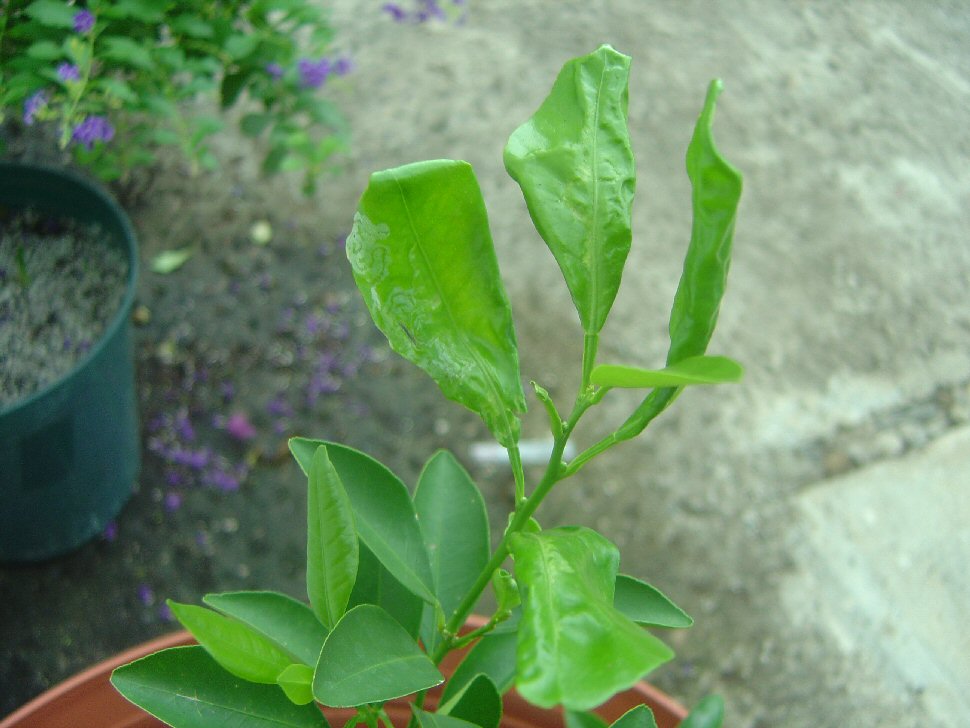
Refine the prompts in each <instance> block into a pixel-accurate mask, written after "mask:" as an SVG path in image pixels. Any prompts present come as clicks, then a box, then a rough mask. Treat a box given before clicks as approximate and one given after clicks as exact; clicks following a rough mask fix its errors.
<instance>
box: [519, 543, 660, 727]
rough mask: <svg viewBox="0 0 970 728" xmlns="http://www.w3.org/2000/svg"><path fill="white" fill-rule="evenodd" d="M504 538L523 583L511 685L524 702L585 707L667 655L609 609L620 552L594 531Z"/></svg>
mask: <svg viewBox="0 0 970 728" xmlns="http://www.w3.org/2000/svg"><path fill="white" fill-rule="evenodd" d="M510 542H511V544H510V545H511V553H512V556H513V558H514V559H515V575H516V580H517V581H518V583H519V588H520V590H522V620H521V622H520V623H519V632H518V635H519V643H518V655H517V677H516V687H517V688H518V691H519V692H520V693H521V694H522V696H523V697H524V698H525V699H526V700H528V701H529V702H530V703H533V704H535V705H538V706H539V707H542V708H551V707H553V706H554V705H557V704H560V703H561V704H562V705H563V706H564V707H565V708H568V709H570V710H589V709H590V708H593V707H594V706H597V705H599V704H600V703H602V702H603V701H605V700H606V699H608V698H609V697H611V696H612V695H613V694H614V693H616V692H619V691H620V690H625V689H627V688H629V687H630V686H631V685H633V684H634V683H636V681H637V680H639V679H640V678H642V677H643V676H644V675H645V674H646V673H648V672H649V671H650V670H652V669H654V668H655V667H657V666H658V665H661V664H663V663H664V662H666V661H667V660H669V659H670V658H671V657H673V652H672V651H671V650H670V648H669V647H667V646H666V645H665V644H663V643H662V642H661V641H660V640H658V639H657V638H656V637H654V636H653V635H651V634H649V633H648V632H646V631H644V630H643V629H641V628H640V627H638V626H637V625H636V624H634V623H633V622H632V621H631V620H630V619H628V618H627V617H625V616H624V615H623V614H621V613H620V612H619V611H618V610H617V609H615V608H614V606H613V592H614V587H615V583H616V570H617V566H618V564H619V558H620V557H619V552H618V551H617V549H616V547H615V546H614V545H613V544H611V543H610V542H609V541H607V540H606V539H605V538H603V537H602V536H600V535H599V534H598V533H596V532H595V531H592V530H590V529H588V528H582V527H568V528H554V529H549V530H545V531H542V532H541V533H534V534H527V533H516V534H514V535H513V536H512V537H511V539H510Z"/></svg>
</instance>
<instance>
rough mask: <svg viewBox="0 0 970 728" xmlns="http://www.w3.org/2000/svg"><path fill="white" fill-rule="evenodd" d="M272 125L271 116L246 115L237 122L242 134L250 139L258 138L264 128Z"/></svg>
mask: <svg viewBox="0 0 970 728" xmlns="http://www.w3.org/2000/svg"><path fill="white" fill-rule="evenodd" d="M272 123H273V115H272V114H257V113H252V114H246V115H245V116H244V117H243V118H242V119H241V120H240V122H239V128H240V129H241V130H242V133H243V134H245V135H246V136H250V137H258V136H259V135H260V134H262V133H263V132H264V131H265V130H266V127H267V126H269V125H270V124H272Z"/></svg>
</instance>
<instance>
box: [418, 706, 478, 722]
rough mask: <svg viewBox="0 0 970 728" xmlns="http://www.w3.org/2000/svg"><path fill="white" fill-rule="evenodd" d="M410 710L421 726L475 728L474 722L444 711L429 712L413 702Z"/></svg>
mask: <svg viewBox="0 0 970 728" xmlns="http://www.w3.org/2000/svg"><path fill="white" fill-rule="evenodd" d="M411 712H413V713H414V717H415V718H417V721H418V725H419V726H421V728H475V724H474V723H469V722H468V721H465V720H461V719H460V718H452V717H451V716H450V715H445V714H444V713H429V712H428V711H426V710H421V708H419V707H417V706H416V705H414V704H412V705H411Z"/></svg>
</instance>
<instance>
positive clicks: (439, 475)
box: [112, 46, 741, 728]
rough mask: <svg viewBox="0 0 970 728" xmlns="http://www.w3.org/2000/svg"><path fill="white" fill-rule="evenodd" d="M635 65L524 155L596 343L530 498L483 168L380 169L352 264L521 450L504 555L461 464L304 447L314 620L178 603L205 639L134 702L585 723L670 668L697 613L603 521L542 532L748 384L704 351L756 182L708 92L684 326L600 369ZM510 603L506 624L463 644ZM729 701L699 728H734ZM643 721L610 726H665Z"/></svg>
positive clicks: (405, 350)
mask: <svg viewBox="0 0 970 728" xmlns="http://www.w3.org/2000/svg"><path fill="white" fill-rule="evenodd" d="M629 63H630V59H629V58H628V57H627V56H624V55H622V54H620V53H618V52H616V51H614V50H613V49H612V48H609V47H608V46H603V47H601V48H600V49H599V50H597V51H596V52H594V53H592V54H590V55H588V56H584V57H580V58H576V59H574V60H572V61H570V62H568V63H567V64H566V65H565V67H564V68H563V70H562V72H561V73H560V75H559V77H558V79H557V80H556V82H555V85H554V86H553V88H552V92H551V93H550V95H549V96H548V98H547V99H546V100H545V101H544V103H543V104H542V105H541V107H540V108H539V110H538V111H537V112H536V114H535V115H534V116H533V117H532V118H531V119H530V120H529V121H527V122H526V123H525V124H523V125H522V126H521V127H519V128H518V129H517V130H516V131H515V132H514V133H513V134H512V136H511V138H510V139H509V142H508V145H507V146H506V149H505V165H506V168H507V170H508V171H509V173H510V174H511V176H512V177H513V178H514V179H515V180H516V181H517V182H518V183H519V185H520V186H521V188H522V191H523V193H524V196H525V200H526V203H527V205H528V208H529V211H530V214H531V216H532V219H533V221H534V222H535V225H536V228H537V229H538V231H539V233H540V234H541V236H542V237H543V239H544V240H545V242H546V243H547V244H548V245H549V247H550V248H551V249H552V252H553V254H554V255H555V257H556V259H557V260H558V262H559V265H560V267H561V269H562V272H563V275H564V277H565V279H566V283H567V285H568V287H569V291H570V293H571V295H572V299H573V302H574V303H575V306H576V309H577V311H578V313H579V319H580V323H581V324H582V330H583V336H584V342H585V346H584V355H583V363H582V368H581V383H580V387H579V391H578V393H577V396H576V399H575V402H574V403H573V405H572V407H571V409H570V410H568V412H567V413H566V414H565V416H563V414H562V413H563V412H565V411H564V410H560V409H559V407H558V406H557V405H556V404H555V403H554V402H553V401H552V398H551V397H550V396H549V394H548V393H547V392H546V391H545V390H544V389H543V388H542V387H541V386H539V385H538V384H534V385H533V386H534V389H535V393H536V397H537V399H538V401H539V402H540V403H541V405H542V407H543V408H544V409H545V412H546V413H548V419H549V424H550V428H551V431H552V435H553V438H554V446H553V448H552V453H551V456H550V459H549V462H548V465H547V467H546V468H545V470H544V472H543V473H542V475H541V477H540V478H539V479H538V481H537V482H535V483H530V482H529V481H528V479H527V478H526V473H525V472H524V470H525V469H524V468H523V466H522V462H521V458H520V457H519V447H518V442H519V431H520V420H519V415H520V413H522V412H523V411H524V410H525V407H526V403H525V396H524V392H523V389H522V385H521V380H520V375H519V363H518V350H517V345H516V338H515V332H514V329H513V324H512V315H511V311H510V307H509V303H508V300H507V297H506V293H505V290H504V288H503V286H502V283H501V280H500V277H499V271H498V265H497V262H496V257H495V253H494V250H493V246H492V240H491V235H490V232H489V226H488V220H487V217H486V212H485V206H484V203H483V200H482V195H481V192H480V190H479V186H478V183H477V181H476V179H475V176H474V173H473V172H472V169H471V167H470V166H469V165H468V164H466V163H464V162H459V161H451V160H438V161H430V162H420V163H417V164H411V165H407V166H404V167H399V168H396V169H390V170H386V171H383V172H378V173H375V174H374V175H372V177H371V179H370V183H369V185H368V187H367V189H366V191H365V192H364V194H363V197H362V198H361V201H360V206H359V209H358V212H357V214H356V216H355V221H354V227H353V231H352V232H351V234H350V236H349V238H348V240H347V255H348V257H349V259H350V262H351V265H352V267H353V272H354V277H355V279H356V282H357V285H358V287H359V288H360V290H361V293H362V294H363V297H364V300H365V301H366V304H367V306H368V308H369V309H370V312H371V314H372V316H373V318H374V321H375V322H376V324H377V326H378V327H379V328H380V329H381V330H382V331H383V332H384V334H385V335H386V336H387V338H388V340H389V341H390V343H391V345H392V347H393V348H394V349H396V350H397V351H398V352H399V353H400V354H402V355H403V356H405V357H406V358H408V359H409V360H411V361H412V362H414V363H415V364H417V365H418V366H420V367H421V368H423V369H424V370H425V371H427V373H428V374H430V375H431V376H432V377H433V378H434V379H435V381H436V382H437V383H438V384H439V385H440V387H441V389H442V391H443V392H444V394H445V395H447V396H448V397H449V398H451V399H453V400H456V401H458V402H460V403H461V404H463V405H465V406H466V407H468V408H470V409H472V410H473V411H475V412H476V413H478V414H479V415H480V416H481V417H482V419H483V420H484V422H485V424H486V425H487V426H488V428H489V430H490V431H491V432H492V433H493V434H494V436H495V438H496V439H497V440H498V442H499V443H501V445H503V446H504V447H505V448H506V449H507V450H508V453H509V460H510V463H511V466H512V472H513V473H514V484H515V485H514V488H515V507H514V509H513V511H512V512H511V513H510V514H509V520H508V523H507V526H506V528H505V530H504V534H503V535H502V537H501V539H500V540H499V542H498V544H497V545H494V546H492V545H491V544H490V541H489V533H490V529H489V524H488V519H487V516H486V509H485V505H484V501H483V498H482V495H481V494H480V492H479V490H478V488H477V486H476V485H475V483H474V482H473V481H472V479H471V477H470V476H469V475H468V473H467V472H466V471H465V470H464V469H463V468H462V467H461V466H460V465H459V463H458V461H457V460H456V459H455V457H454V456H452V455H451V454H450V453H448V452H446V451H440V452H438V453H436V454H434V455H432V456H431V458H430V459H429V460H428V461H427V464H426V465H425V467H424V470H423V472H422V473H421V475H420V477H419V479H418V483H417V487H416V489H415V491H414V494H413V496H412V495H411V494H410V493H409V490H408V488H407V487H406V486H405V485H404V483H403V482H401V480H400V479H399V478H397V477H396V476H395V475H394V474H393V473H392V472H391V471H390V470H389V469H387V468H386V467H385V466H384V465H382V464H380V463H379V462H377V461H376V460H374V459H372V458H371V457H369V456H368V455H366V454H364V453H362V452H359V451H357V450H353V449H351V448H348V447H346V446H344V445H339V444H336V443H332V442H326V441H323V440H313V439H306V438H294V439H292V440H291V441H290V449H291V451H292V453H293V455H294V456H295V458H296V460H297V462H298V463H299V465H300V467H301V468H302V469H303V471H304V472H305V473H306V475H307V477H308V518H307V522H308V540H307V572H306V573H307V593H308V596H309V605H306V604H304V603H302V602H299V601H296V600H294V599H291V598H290V597H287V596H284V595H282V594H278V593H273V592H234V593H224V594H210V595H208V596H206V597H205V598H204V601H205V603H206V604H207V605H208V607H211V609H210V608H205V607H199V606H193V605H189V604H177V603H170V606H171V608H172V611H173V613H174V614H175V616H176V617H177V618H178V619H179V621H181V622H182V624H183V625H185V626H186V628H188V629H189V630H190V631H191V632H192V634H193V635H194V636H195V638H196V639H197V640H198V642H199V644H200V646H193V647H182V648H175V649H171V650H167V651H163V652H159V653H156V654H154V655H151V656H149V657H147V658H145V659H142V660H140V661H137V662H134V663H131V664H129V665H127V666H124V667H121V668H119V669H118V670H116V671H115V673H114V676H113V678H112V681H113V683H114V685H115V686H116V688H117V689H118V690H120V691H121V693H122V694H124V695H125V696H126V697H127V698H128V699H129V700H131V701H133V702H135V703H136V704H138V705H140V706H142V707H143V708H145V709H146V710H148V711H149V712H151V713H154V714H155V715H157V716H158V717H160V718H161V719H162V720H164V721H166V722H168V723H170V724H172V725H174V726H185V727H192V726H219V725H226V726H228V725H237V724H240V723H238V722H237V721H239V720H242V718H241V716H245V724H246V725H249V726H263V725H265V726H269V725H280V724H284V723H285V724H286V725H293V726H297V725H298V726H326V725H328V723H327V720H326V718H325V717H324V714H323V713H322V712H321V710H320V709H319V707H318V705H317V703H319V704H321V705H322V706H330V707H340V708H350V709H352V710H351V715H352V717H351V719H350V721H349V722H348V725H350V724H352V723H360V724H365V725H367V726H370V728H377V726H378V725H381V726H384V728H390V725H391V723H390V719H389V717H388V713H387V711H386V709H385V703H386V701H389V700H392V699H397V698H402V697H403V696H413V697H412V698H410V703H411V716H412V717H411V721H412V724H413V725H417V726H420V727H421V728H463V727H464V728H468V726H469V724H471V725H475V726H480V727H481V728H496V726H497V725H498V723H499V720H500V716H501V695H502V694H503V693H504V692H505V691H507V690H508V689H509V688H510V687H512V686H513V685H514V686H515V687H516V689H517V690H518V692H519V693H520V694H521V695H522V696H523V697H524V698H526V699H527V700H528V701H530V702H531V703H533V704H535V705H537V706H541V707H543V708H551V707H553V706H559V705H561V706H563V707H564V708H565V710H566V711H567V712H566V715H567V720H568V722H569V724H570V725H573V726H591V727H602V726H605V724H604V723H603V722H602V719H600V718H597V717H595V716H594V715H592V714H591V713H590V712H589V711H591V710H592V709H594V708H595V707H596V706H598V705H600V704H601V703H603V702H604V701H606V700H608V699H609V698H610V697H612V696H613V695H614V694H615V693H617V692H619V691H622V690H625V689H627V688H629V687H630V686H632V685H633V684H634V683H635V682H636V681H638V680H640V679H641V678H642V677H643V676H644V675H646V674H647V673H649V672H650V671H651V670H653V669H654V668H656V667H657V666H659V665H661V664H663V663H665V662H667V661H668V660H670V659H671V657H672V656H673V652H672V651H671V650H670V648H669V647H667V645H665V644H664V643H663V642H662V641H661V640H660V639H659V638H657V637H656V636H654V635H653V634H651V633H650V632H649V631H647V630H646V629H645V628H644V627H651V626H653V627H664V628H683V627H688V626H690V624H691V619H690V617H689V616H687V614H685V613H684V611H683V610H681V609H680V608H679V607H677V606H676V605H675V604H674V603H673V602H672V601H671V600H670V599H668V598H667V597H666V596H664V595H663V594H662V593H661V592H660V591H659V590H657V589H656V588H655V587H653V586H651V585H649V584H647V583H646V582H644V581H641V580H639V579H636V578H633V577H631V576H626V575H623V574H621V573H619V571H618V567H619V560H620V555H619V552H618V550H617V548H616V547H615V546H614V545H613V544H612V543H611V542H610V541H609V540H607V539H606V538H605V537H604V536H602V535H600V534H599V533H597V532H596V531H593V530H592V529H590V528H586V527H580V526H564V527H556V528H542V527H540V525H539V523H538V522H537V521H536V518H535V515H536V512H537V509H538V507H539V505H540V503H541V502H542V501H543V499H544V498H545V497H546V496H547V495H548V494H549V492H550V491H551V490H552V489H553V488H561V487H568V486H567V485H566V483H565V481H566V480H569V479H574V476H576V475H578V474H579V473H580V472H581V471H582V469H583V467H584V466H585V465H586V464H587V463H588V462H589V461H590V460H592V459H593V458H594V457H596V456H598V455H600V454H602V453H603V452H605V451H606V450H608V449H610V448H612V447H613V446H614V445H616V444H618V443H620V442H622V441H625V440H629V439H631V438H633V437H635V436H636V435H637V434H639V433H640V432H641V431H642V430H643V429H644V428H645V427H647V425H648V424H649V423H650V422H651V421H652V420H653V419H654V418H655V417H657V415H659V414H660V413H661V412H662V411H663V410H664V409H665V408H666V407H667V406H668V405H669V404H670V403H671V402H673V400H674V399H675V398H676V397H677V395H678V394H679V393H680V392H681V391H682V390H683V389H684V388H685V387H687V386H691V385H697V384H714V383H718V382H733V381H737V380H739V379H740V377H741V367H740V366H739V365H738V364H736V363H735V362H733V361H732V360H730V359H727V358H725V357H718V356H708V355H707V354H706V353H705V352H706V349H707V345H708V342H709V340H710V338H711V334H712V332H713V330H714V325H715V322H716V319H717V315H718V308H719V305H720V301H721V296H722V293H723V291H724V286H725V280H726V276H727V269H728V261H729V259H730V252H731V241H732V233H733V228H734V221H735V215H736V210H737V204H738V200H739V197H740V194H741V177H740V175H739V174H738V172H737V171H735V170H734V169H733V168H732V167H731V166H730V165H729V164H728V163H727V162H725V161H724V160H723V159H722V158H721V156H720V155H719V154H718V152H717V150H716V148H715V146H714V142H713V139H712V135H711V124H712V121H713V115H714V108H715V100H716V98H717V95H718V93H719V91H720V88H721V86H720V83H719V82H717V81H715V82H713V83H712V84H711V86H710V88H709V90H708V93H707V98H706V101H705V103H704V107H703V111H702V112H701V114H700V117H699V120H698V122H697V126H696V129H695V131H694V136H693V139H692V140H691V143H690V146H689V148H688V152H687V170H688V174H689V176H690V180H691V183H692V185H693V212H694V222H693V229H692V232H691V240H690V245H689V247H688V251H687V256H686V260H685V263H684V269H683V275H682V278H681V280H680V285H679V287H678V289H677V293H676V296H675V299H674V303H673V309H672V313H671V317H670V326H669V330H670V349H669V353H668V355H667V361H666V366H664V367H662V368H659V369H656V368H655V369H645V368H640V367H634V366H622V365H612V364H599V363H597V361H596V353H597V348H598V341H599V333H600V330H601V328H602V326H603V324H604V322H605V321H606V317H607V314H608V312H609V310H610V308H611V306H612V304H613V300H614V297H615V295H616V293H617V289H618V286H619V283H620V276H621V273H622V270H623V266H624V262H625V259H626V257H627V253H628V251H629V247H630V242H631V237H632V232H631V218H630V211H631V205H632V200H633V193H634V184H635V172H634V161H633V154H632V151H631V148H630V143H629V136H628V131H627V123H626V111H627V79H628V73H629ZM617 388H633V389H642V390H645V392H644V394H645V396H644V397H643V399H642V401H641V403H640V404H639V405H638V406H637V407H635V408H634V409H633V411H632V412H631V413H630V415H629V417H628V418H627V419H626V420H625V421H624V422H623V423H622V424H620V426H619V427H617V428H616V429H615V430H614V431H612V432H611V433H609V434H607V435H606V436H605V437H603V438H602V439H601V440H599V441H598V442H595V443H594V444H593V445H591V446H590V447H588V448H587V449H585V450H584V451H582V452H581V453H580V454H579V455H577V456H576V457H575V458H573V459H572V460H571V461H569V462H565V461H563V459H562V458H563V453H564V452H565V448H566V443H567V441H568V440H569V438H570V436H571V435H572V433H573V431H574V430H575V428H576V426H577V424H578V423H579V422H580V420H581V418H582V417H583V416H584V414H585V413H586V412H587V411H589V410H590V408H592V407H594V406H596V405H597V404H598V403H599V402H601V401H602V400H603V399H604V397H607V396H609V393H610V392H611V391H613V390H614V389H617ZM489 588H491V590H492V592H493V596H494V603H495V604H496V605H497V606H496V608H495V610H494V612H492V614H491V615H490V616H488V617H487V619H486V621H485V622H484V624H481V625H480V626H477V627H476V628H474V629H473V630H472V631H470V632H469V631H463V626H464V625H465V624H466V621H467V619H468V617H469V615H470V614H471V613H472V612H473V610H474V609H475V608H476V605H478V604H479V601H480V598H481V597H482V595H483V593H484V592H485V591H486V590H487V589H489ZM468 647H470V649H469V650H468V652H467V654H466V655H465V657H464V659H463V661H462V662H461V663H460V665H459V666H458V668H457V670H456V671H455V672H454V673H453V675H452V676H451V678H450V679H449V680H448V681H447V684H446V685H445V686H444V692H443V693H442V694H441V696H440V699H439V701H438V703H437V712H431V711H430V709H431V707H432V706H431V705H428V704H426V700H425V698H426V691H427V690H428V689H430V688H432V687H433V686H436V685H439V684H441V683H442V682H444V681H445V677H444V675H443V674H442V673H441V672H440V671H439V665H440V663H441V661H442V660H443V658H444V657H445V656H446V655H447V654H448V653H449V652H451V651H452V650H456V649H460V648H468ZM722 712H723V706H722V704H721V702H720V700H719V699H718V698H715V697H712V698H710V699H705V700H704V701H702V702H701V704H700V705H699V706H698V708H697V709H695V711H694V713H692V715H691V717H690V718H689V719H688V721H687V722H686V723H684V724H683V725H684V726H691V727H692V728H700V727H701V726H707V727H710V726H718V725H720V723H721V716H722ZM653 721H654V719H653V716H652V713H650V710H649V709H648V708H647V707H646V706H640V707H638V708H635V709H633V710H632V711H630V712H629V713H627V714H626V715H624V716H623V717H621V718H620V719H619V720H618V721H617V722H616V723H615V724H614V725H615V726H617V728H635V727H641V726H642V727H643V728H647V727H649V726H651V725H654V722H653Z"/></svg>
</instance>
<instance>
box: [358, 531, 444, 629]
mask: <svg viewBox="0 0 970 728" xmlns="http://www.w3.org/2000/svg"><path fill="white" fill-rule="evenodd" d="M359 604H375V605H377V606H378V607H381V608H382V609H384V611H386V612H387V613H388V614H390V615H391V616H392V617H394V619H396V620H397V621H398V622H399V623H400V625H401V626H402V627H404V631H405V632H407V633H408V634H409V635H411V636H412V637H417V636H418V629H419V627H420V625H421V614H422V611H423V610H424V607H425V602H424V601H423V600H422V599H421V598H420V597H418V596H417V595H415V594H413V593H412V592H410V591H408V590H407V589H405V588H404V586H403V585H402V584H401V582H399V581H398V580H397V579H395V578H394V577H393V576H392V575H391V572H389V571H388V570H387V569H385V568H384V567H383V566H382V565H381V562H380V561H378V560H377V557H376V556H374V553H373V552H372V551H371V550H370V549H369V548H367V547H366V546H365V545H364V544H360V566H359V567H358V569H357V581H356V583H355V584H354V591H353V592H352V593H351V595H350V604H349V607H348V608H350V607H356V606H357V605H359ZM429 609H430V605H429Z"/></svg>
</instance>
